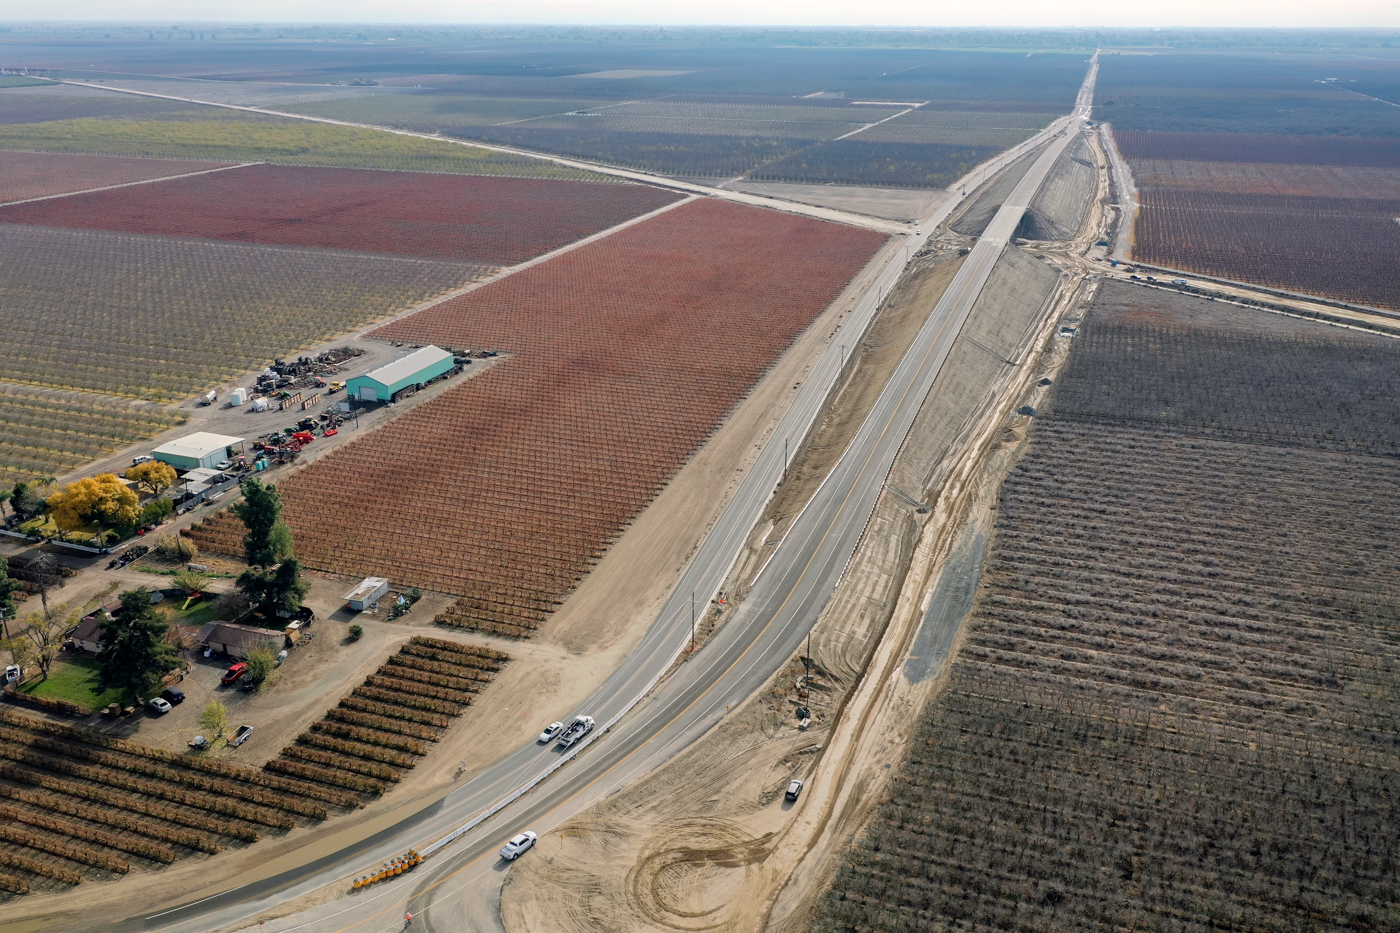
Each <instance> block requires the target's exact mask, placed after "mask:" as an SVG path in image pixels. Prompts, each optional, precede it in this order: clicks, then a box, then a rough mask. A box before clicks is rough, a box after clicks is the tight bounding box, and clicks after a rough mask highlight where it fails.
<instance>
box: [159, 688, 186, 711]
mask: <svg viewBox="0 0 1400 933" xmlns="http://www.w3.org/2000/svg"><path fill="white" fill-rule="evenodd" d="M160 696H161V699H163V700H165V702H167V703H169V704H170V705H171V706H178V705H179V704H181V703H183V702H185V691H183V690H181V689H180V688H179V687H166V688H165V689H164V690H162V691H161V692H160Z"/></svg>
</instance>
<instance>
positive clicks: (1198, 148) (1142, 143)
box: [1113, 130, 1400, 168]
mask: <svg viewBox="0 0 1400 933" xmlns="http://www.w3.org/2000/svg"><path fill="white" fill-rule="evenodd" d="M1113 138H1114V140H1115V141H1116V142H1117V143H1118V150H1119V152H1121V153H1122V154H1123V158H1125V159H1129V160H1133V159H1180V160H1182V161H1187V162H1278V163H1283V164H1288V165H1350V166H1373V167H1376V168H1400V140H1397V139H1366V138H1361V137H1356V136H1271V135H1267V134H1263V133H1153V132H1148V131H1144V130H1123V131H1119V130H1115V131H1114V133H1113Z"/></svg>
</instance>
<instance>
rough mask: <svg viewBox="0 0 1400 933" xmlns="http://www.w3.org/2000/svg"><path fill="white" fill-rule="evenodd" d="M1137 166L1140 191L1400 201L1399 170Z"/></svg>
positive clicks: (1147, 162)
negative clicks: (1208, 192) (1169, 190)
mask: <svg viewBox="0 0 1400 933" xmlns="http://www.w3.org/2000/svg"><path fill="white" fill-rule="evenodd" d="M1132 166H1133V179H1134V181H1136V182H1137V186H1138V187H1139V188H1181V189H1185V190H1190V191H1218V192H1221V193H1223V194H1272V195H1294V196H1301V197H1315V198H1378V199H1389V200H1400V171H1397V170H1396V169H1387V168H1371V167H1363V168H1356V167H1352V166H1339V165H1280V164H1278V163H1276V162H1183V161H1179V160H1167V159H1142V160H1138V161H1134V162H1133V163H1132Z"/></svg>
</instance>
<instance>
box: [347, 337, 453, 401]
mask: <svg viewBox="0 0 1400 933" xmlns="http://www.w3.org/2000/svg"><path fill="white" fill-rule="evenodd" d="M454 365H456V364H455V362H454V360H453V358H452V354H451V353H449V352H447V351H446V350H444V349H442V348H441V347H434V346H432V345H429V346H426V347H419V348H418V349H417V350H414V351H413V352H412V353H409V354H407V355H406V356H401V357H399V358H398V359H396V360H394V361H393V362H391V363H385V364H384V365H383V366H381V367H379V368H378V369H371V370H370V371H369V372H367V373H362V374H360V375H358V376H352V377H351V378H350V379H349V380H348V381H347V382H346V383H345V391H346V395H348V396H349V397H350V398H352V399H355V400H356V401H361V402H391V401H394V400H395V399H396V398H398V397H399V396H400V395H401V394H404V390H406V389H419V388H422V387H423V386H425V385H427V384H428V383H429V382H432V381H433V380H434V379H436V378H438V377H439V376H443V375H446V374H447V373H450V372H451V371H452V367H453V366H454Z"/></svg>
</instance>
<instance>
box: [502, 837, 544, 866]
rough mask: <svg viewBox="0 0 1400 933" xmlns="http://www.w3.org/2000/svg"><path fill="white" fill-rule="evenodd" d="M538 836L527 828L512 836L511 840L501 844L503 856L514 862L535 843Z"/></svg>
mask: <svg viewBox="0 0 1400 933" xmlns="http://www.w3.org/2000/svg"><path fill="white" fill-rule="evenodd" d="M536 838H537V837H536V836H535V834H534V833H532V832H530V831H529V830H526V831H525V832H523V833H521V834H520V835H518V836H514V837H512V838H511V840H510V842H507V843H506V844H505V845H503V846H501V858H503V859H505V860H506V861H507V862H513V861H515V860H516V859H518V858H520V856H521V855H523V854H524V853H525V850H526V849H528V848H530V846H532V845H534V844H535V839H536Z"/></svg>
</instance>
